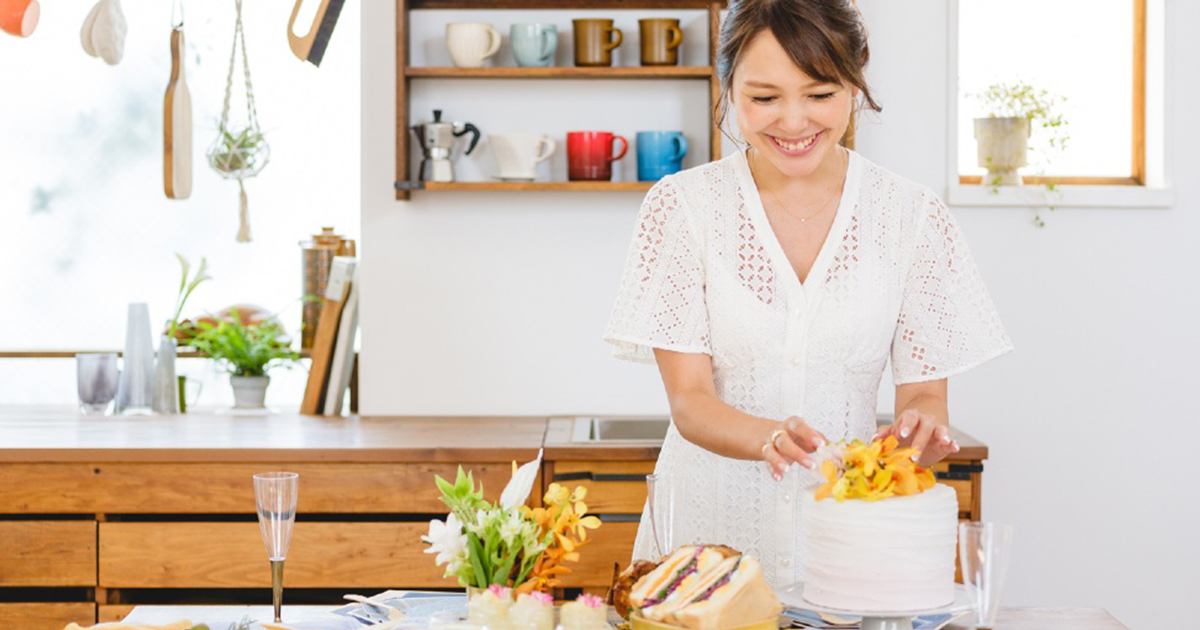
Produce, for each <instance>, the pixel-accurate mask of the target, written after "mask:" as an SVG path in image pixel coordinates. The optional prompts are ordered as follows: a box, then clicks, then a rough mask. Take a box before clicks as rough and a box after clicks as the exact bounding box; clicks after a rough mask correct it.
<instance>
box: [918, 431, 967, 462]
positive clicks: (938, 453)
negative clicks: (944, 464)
mask: <svg viewBox="0 0 1200 630" xmlns="http://www.w3.org/2000/svg"><path fill="white" fill-rule="evenodd" d="M957 452H958V443H957V442H955V441H954V440H953V439H951V437H950V429H949V427H946V426H944V425H938V427H937V428H936V429H934V432H933V437H932V438H931V439H930V440H929V443H928V444H927V445H926V447H925V450H923V451H921V459H920V461H919V462H918V464H919V465H920V466H921V467H922V468H928V467H930V466H932V465H934V464H936V463H938V462H940V461H942V460H943V459H944V458H945V457H946V456H947V455H949V454H951V453H957Z"/></svg>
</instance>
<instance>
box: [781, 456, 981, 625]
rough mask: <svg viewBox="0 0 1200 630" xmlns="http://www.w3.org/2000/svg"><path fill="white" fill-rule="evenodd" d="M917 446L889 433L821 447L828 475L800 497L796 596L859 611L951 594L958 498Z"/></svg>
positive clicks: (898, 607) (930, 605)
mask: <svg viewBox="0 0 1200 630" xmlns="http://www.w3.org/2000/svg"><path fill="white" fill-rule="evenodd" d="M915 454H916V452H915V451H914V450H913V449H908V448H906V449H897V448H896V440H895V438H894V437H890V436H889V437H888V438H887V439H886V440H884V441H882V442H874V443H872V444H870V445H864V444H861V443H857V442H856V443H852V444H851V445H849V446H845V447H840V446H833V447H831V448H830V450H829V451H827V452H826V453H824V455H825V456H826V457H827V458H828V459H826V461H824V462H823V463H822V465H821V467H822V472H824V474H825V477H826V479H827V482H826V483H825V484H824V485H822V486H820V487H819V488H817V489H816V490H814V491H813V492H809V493H806V494H805V496H804V497H803V499H802V501H801V506H800V507H801V509H800V528H801V531H800V538H801V541H800V549H801V553H802V554H803V558H804V599H806V600H807V601H809V602H810V603H812V604H816V605H818V606H825V607H829V608H837V609H841V610H846V611H853V612H864V613H865V612H871V611H879V612H884V611H897V612H901V611H922V610H932V609H935V608H940V607H942V606H947V605H949V604H951V603H953V601H954V557H955V545H956V536H957V527H958V500H957V497H956V494H955V492H954V489H953V488H950V487H949V486H945V485H942V484H937V483H935V481H934V478H933V473H932V472H931V471H928V470H924V469H921V468H919V467H917V466H916V465H915V464H913V459H912V457H913V455H915ZM820 455H821V454H818V456H819V457H820Z"/></svg>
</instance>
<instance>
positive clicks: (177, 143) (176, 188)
mask: <svg viewBox="0 0 1200 630" xmlns="http://www.w3.org/2000/svg"><path fill="white" fill-rule="evenodd" d="M183 52H184V47H183V27H176V28H174V29H172V30H171V80H170V81H169V82H168V83H167V96H166V101H165V103H164V104H163V150H164V151H163V185H164V188H165V190H166V193H167V198H168V199H187V198H188V197H189V196H190V195H191V194H192V96H191V94H189V93H188V87H187V81H186V80H185V77H184V72H183Z"/></svg>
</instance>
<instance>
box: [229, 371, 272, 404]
mask: <svg viewBox="0 0 1200 630" xmlns="http://www.w3.org/2000/svg"><path fill="white" fill-rule="evenodd" d="M229 384H230V385H233V408H234V409H262V408H263V407H266V404H265V401H266V399H267V385H270V384H271V377H270V376H230V377H229Z"/></svg>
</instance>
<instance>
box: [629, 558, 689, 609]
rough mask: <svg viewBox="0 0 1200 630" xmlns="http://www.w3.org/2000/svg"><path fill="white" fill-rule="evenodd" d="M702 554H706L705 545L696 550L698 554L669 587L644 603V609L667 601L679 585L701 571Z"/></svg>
mask: <svg viewBox="0 0 1200 630" xmlns="http://www.w3.org/2000/svg"><path fill="white" fill-rule="evenodd" d="M702 553H704V545H700V546H698V547H697V548H696V553H694V554H692V558H691V560H689V561H688V563H687V564H685V565H683V568H681V569H680V570H679V571H677V572H676V573H675V576H674V577H673V578H672V579H671V580H670V581H669V582H667V585H666V586H664V587H663V588H662V590H660V591H659V592H658V593H655V595H654V597H651V598H650V599H647V600H646V601H645V602H643V603H642V608H649V607H651V606H655V605H658V604H661V603H663V602H664V601H666V599H667V598H668V597H670V596H671V593H673V592H675V589H677V588H679V584H680V583H681V582H683V580H684V579H686V578H687V577H688V576H689V575H692V574H693V573H695V572H696V571H698V570H699V566H700V554H702Z"/></svg>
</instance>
